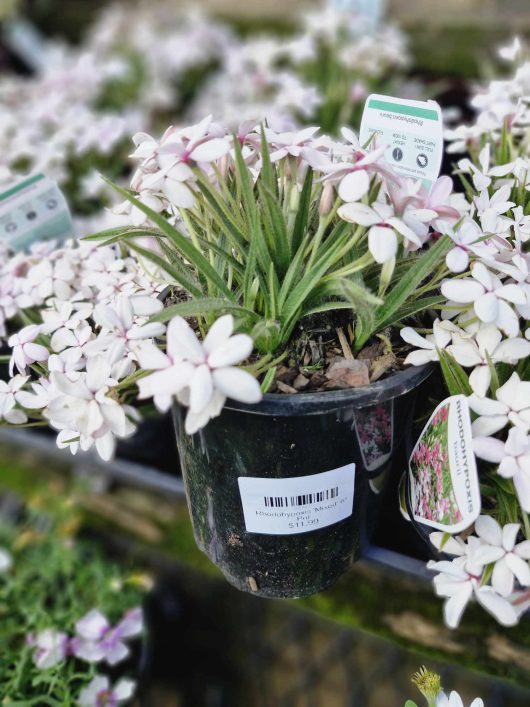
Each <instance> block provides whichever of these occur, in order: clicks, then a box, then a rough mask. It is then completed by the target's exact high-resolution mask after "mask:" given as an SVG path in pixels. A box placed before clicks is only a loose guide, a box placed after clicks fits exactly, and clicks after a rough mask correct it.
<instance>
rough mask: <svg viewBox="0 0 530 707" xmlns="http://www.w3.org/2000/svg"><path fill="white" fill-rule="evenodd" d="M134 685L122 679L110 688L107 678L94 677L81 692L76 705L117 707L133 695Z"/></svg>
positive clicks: (81, 706)
mask: <svg viewBox="0 0 530 707" xmlns="http://www.w3.org/2000/svg"><path fill="white" fill-rule="evenodd" d="M135 687H136V684H135V683H134V682H133V681H132V680H128V679H126V678H122V679H121V680H118V682H117V683H116V685H115V686H114V687H111V684H110V681H109V679H108V677H104V676H102V675H96V677H95V678H94V679H93V680H92V681H91V682H90V683H89V684H88V685H87V687H85V688H84V689H83V690H81V693H80V695H79V699H78V702H77V704H78V705H79V707H104V706H105V705H108V707H117V705H119V704H120V703H121V702H127V701H128V700H130V699H131V697H132V696H133V694H134V690H135Z"/></svg>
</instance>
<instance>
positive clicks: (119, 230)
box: [81, 226, 160, 242]
mask: <svg viewBox="0 0 530 707" xmlns="http://www.w3.org/2000/svg"><path fill="white" fill-rule="evenodd" d="M159 235H160V231H159V230H158V229H157V228H149V227H148V226H117V227H116V228H106V229H105V230H104V231H98V232H97V233H92V234H90V235H89V236H84V237H83V238H81V240H82V241H106V240H109V241H111V240H115V241H116V242H117V241H119V240H121V239H122V238H123V237H124V236H125V237H128V238H141V237H144V238H149V237H156V236H159Z"/></svg>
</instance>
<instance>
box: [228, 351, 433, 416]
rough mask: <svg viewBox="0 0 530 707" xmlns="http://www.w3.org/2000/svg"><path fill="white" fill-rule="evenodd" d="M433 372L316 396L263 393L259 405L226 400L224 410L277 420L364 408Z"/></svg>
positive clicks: (419, 370) (418, 369) (429, 366)
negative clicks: (278, 418)
mask: <svg viewBox="0 0 530 707" xmlns="http://www.w3.org/2000/svg"><path fill="white" fill-rule="evenodd" d="M433 370H434V364H433V363H425V364H423V365H422V366H410V367H408V368H405V369H404V370H402V371H398V372H397V373H394V374H393V375H391V376H389V377H388V378H384V379H383V380H380V381H376V382H375V383H370V385H365V386H362V387H360V388H348V389H347V390H326V391H322V392H318V393H298V394H297V395H288V394H285V393H266V394H265V395H264V396H263V399H262V400H261V402H259V403H256V404H255V405H248V404H246V403H239V402H237V401H236V400H232V399H229V400H228V401H227V403H226V405H225V408H227V409H228V410H237V411H240V412H247V413H250V414H252V415H273V416H278V417H289V416H291V415H293V416H294V415H318V414H321V413H324V412H331V411H332V410H339V409H340V408H343V407H349V406H351V407H355V408H364V407H368V406H370V405H376V404H377V403H379V402H385V401H387V400H391V399H392V398H396V397H398V396H399V395H403V394H404V393H406V392H408V391H409V390H411V389H413V388H416V387H417V386H418V385H420V384H421V383H423V381H424V380H426V379H427V378H428V377H429V376H430V375H431V373H432V372H433Z"/></svg>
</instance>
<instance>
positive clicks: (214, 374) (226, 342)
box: [136, 314, 262, 434]
mask: <svg viewBox="0 0 530 707" xmlns="http://www.w3.org/2000/svg"><path fill="white" fill-rule="evenodd" d="M233 330H234V320H233V317H232V315H230V314H226V315H224V316H222V317H220V318H219V319H218V320H217V321H216V322H215V324H213V325H212V327H211V328H210V330H209V332H208V334H207V335H206V337H205V339H204V341H203V342H202V344H201V342H200V341H199V339H198V338H197V336H196V334H195V332H194V331H193V329H191V327H190V326H189V324H188V323H187V322H186V320H184V319H183V318H182V317H175V318H173V319H172V320H171V322H170V323H169V325H168V329H167V353H166V354H164V353H163V352H162V351H160V350H159V349H158V348H157V347H156V346H154V345H150V344H147V345H144V346H141V345H140V346H138V348H137V349H136V353H137V356H138V360H139V361H140V365H141V367H142V368H143V369H147V370H155V371H156V373H152V374H151V375H149V376H147V377H145V378H142V379H140V380H139V381H138V387H139V389H140V395H139V397H140V398H141V399H142V398H148V397H154V400H155V404H156V405H157V406H158V407H159V408H160V409H162V410H167V409H168V408H169V406H170V404H171V398H172V397H177V398H178V399H179V401H180V402H181V403H182V404H185V405H187V406H188V407H189V410H188V413H187V415H186V432H187V433H188V434H193V433H194V432H196V431H197V430H199V429H200V428H201V427H204V425H205V424H206V423H207V422H208V420H210V419H211V418H212V417H216V416H217V415H219V413H220V412H221V409H222V407H223V405H224V403H225V401H226V398H233V399H234V400H238V401H240V402H243V403H257V402H259V400H261V397H262V394H261V390H260V386H259V383H258V382H257V380H256V379H255V378H254V377H253V376H251V375H250V373H247V372H246V371H243V370H241V369H239V368H236V367H235V364H237V363H241V362H242V361H244V360H245V359H246V358H248V356H249V355H250V353H251V351H252V349H253V342H252V339H251V338H250V337H249V336H247V335H246V334H236V335H233Z"/></svg>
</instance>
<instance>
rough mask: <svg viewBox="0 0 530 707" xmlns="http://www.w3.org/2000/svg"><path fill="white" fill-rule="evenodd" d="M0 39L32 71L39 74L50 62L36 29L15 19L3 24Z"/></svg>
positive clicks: (42, 40) (45, 47) (24, 21)
mask: <svg viewBox="0 0 530 707" xmlns="http://www.w3.org/2000/svg"><path fill="white" fill-rule="evenodd" d="M1 39H3V40H4V42H5V43H6V44H7V46H8V47H9V48H10V49H11V51H13V52H14V53H15V54H16V55H17V56H18V57H19V58H20V59H22V61H23V62H24V63H25V64H26V65H27V66H28V67H29V68H30V69H33V71H36V72H40V71H42V70H43V69H45V68H46V65H47V64H49V62H50V52H49V50H48V48H47V46H46V42H45V41H44V39H43V37H42V35H41V34H40V32H39V31H38V30H37V28H36V27H35V26H34V25H33V24H32V23H31V22H28V21H27V20H24V19H22V18H16V19H13V20H10V21H8V22H5V23H4V26H3V27H2V32H1Z"/></svg>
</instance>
